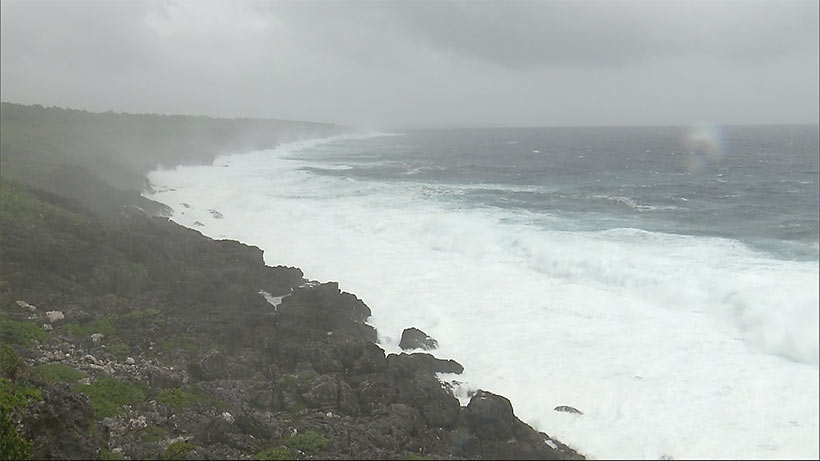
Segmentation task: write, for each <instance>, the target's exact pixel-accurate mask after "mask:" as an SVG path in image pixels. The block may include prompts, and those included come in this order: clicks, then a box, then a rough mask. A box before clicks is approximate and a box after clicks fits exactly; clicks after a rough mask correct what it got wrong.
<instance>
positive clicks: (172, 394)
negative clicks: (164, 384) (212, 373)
mask: <svg viewBox="0 0 820 461" xmlns="http://www.w3.org/2000/svg"><path fill="white" fill-rule="evenodd" d="M156 400H157V403H158V404H160V405H165V406H168V407H171V408H173V409H174V410H175V411H182V410H185V409H187V408H189V407H190V406H191V405H193V404H194V403H196V402H199V401H202V400H205V399H204V396H202V395H201V394H195V393H193V392H186V391H183V390H182V389H179V388H172V389H163V390H162V392H160V393H159V395H157V399H156Z"/></svg>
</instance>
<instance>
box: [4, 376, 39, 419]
mask: <svg viewBox="0 0 820 461" xmlns="http://www.w3.org/2000/svg"><path fill="white" fill-rule="evenodd" d="M42 399H43V393H42V392H40V389H37V388H34V387H28V386H18V387H17V392H15V391H14V383H12V382H11V381H10V380H8V379H6V378H0V410H4V411H9V412H11V411H14V410H17V409H19V408H25V407H26V406H27V405H28V404H29V403H30V402H39V401H40V400H42Z"/></svg>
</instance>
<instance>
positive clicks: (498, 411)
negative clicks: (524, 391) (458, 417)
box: [463, 390, 515, 440]
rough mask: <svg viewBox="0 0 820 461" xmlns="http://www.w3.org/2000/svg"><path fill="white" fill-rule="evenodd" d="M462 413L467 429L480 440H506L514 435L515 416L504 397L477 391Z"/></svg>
mask: <svg viewBox="0 0 820 461" xmlns="http://www.w3.org/2000/svg"><path fill="white" fill-rule="evenodd" d="M463 412H464V419H465V421H466V422H467V427H469V428H470V430H471V431H473V433H475V434H476V435H477V436H478V437H479V438H481V439H489V440H508V439H510V438H512V436H513V435H514V433H515V416H514V415H513V408H512V404H511V403H510V401H509V400H507V398H506V397H502V396H500V395H496V394H493V393H491V392H487V391H484V390H479V391H478V392H476V393H475V395H473V398H472V399H470V403H469V404H468V405H467V407H466V408H465V409H464V410H463Z"/></svg>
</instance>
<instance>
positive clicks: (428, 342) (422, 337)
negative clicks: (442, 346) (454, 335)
mask: <svg viewBox="0 0 820 461" xmlns="http://www.w3.org/2000/svg"><path fill="white" fill-rule="evenodd" d="M399 347H400V348H402V349H403V350H410V349H424V350H428V351H431V350H433V349H435V348H437V347H438V341H436V340H435V339H433V338H431V337H430V336H429V335H428V334H427V333H425V332H423V331H421V330H419V329H418V328H416V327H410V328H405V329H404V331H402V332H401V340H399Z"/></svg>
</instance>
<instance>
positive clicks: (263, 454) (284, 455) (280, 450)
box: [253, 447, 293, 461]
mask: <svg viewBox="0 0 820 461" xmlns="http://www.w3.org/2000/svg"><path fill="white" fill-rule="evenodd" d="M253 459H260V460H265V461H276V460H290V459H293V453H291V452H290V450H289V449H287V448H285V447H277V448H268V449H267V450H262V451H259V452H257V453H256V454H255V455H253Z"/></svg>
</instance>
